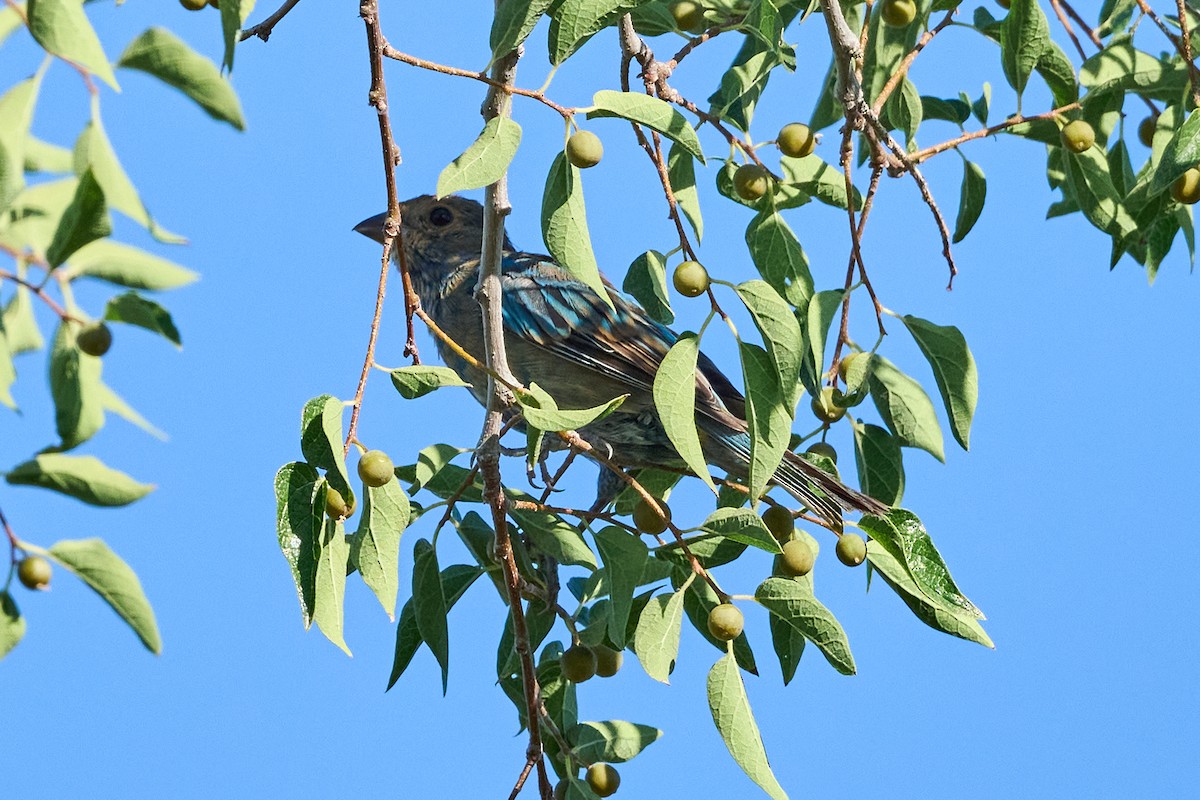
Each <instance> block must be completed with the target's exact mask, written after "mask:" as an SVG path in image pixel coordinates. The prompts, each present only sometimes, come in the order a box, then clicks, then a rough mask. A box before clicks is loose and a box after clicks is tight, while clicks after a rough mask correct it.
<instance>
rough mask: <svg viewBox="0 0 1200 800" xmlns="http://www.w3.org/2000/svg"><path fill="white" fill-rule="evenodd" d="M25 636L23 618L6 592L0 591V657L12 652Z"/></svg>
mask: <svg viewBox="0 0 1200 800" xmlns="http://www.w3.org/2000/svg"><path fill="white" fill-rule="evenodd" d="M24 636H25V618H24V617H22V616H21V610H20V609H19V608H17V604H16V601H14V600H13V598H12V595H10V594H9V593H8V592H0V659H3V658H4V657H5V656H6V655H8V654H9V653H10V652H12V649H13V648H14V647H16V646H17V645H18V644H19V643H20V641H21V639H22V638H24Z"/></svg>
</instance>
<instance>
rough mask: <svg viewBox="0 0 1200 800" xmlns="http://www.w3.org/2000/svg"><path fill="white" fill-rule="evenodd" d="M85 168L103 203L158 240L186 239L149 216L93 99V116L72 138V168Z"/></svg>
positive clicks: (181, 240) (170, 242) (177, 240)
mask: <svg viewBox="0 0 1200 800" xmlns="http://www.w3.org/2000/svg"><path fill="white" fill-rule="evenodd" d="M85 169H88V170H90V171H91V172H92V174H93V175H94V176H95V178H96V182H97V183H98V184H99V185H100V189H101V190H102V191H103V193H104V202H105V203H106V204H107V205H108V206H109V207H110V208H115V209H116V210H117V211H120V212H121V213H122V214H124V215H125V216H127V217H129V218H130V219H132V220H133V221H134V222H136V223H138V224H139V225H141V226H142V227H144V228H145V229H146V230H148V231H150V234H151V235H152V236H153V237H154V238H155V239H158V240H159V241H160V242H167V243H168V244H182V243H184V242H186V241H187V240H186V239H184V238H183V237H181V236H178V235H176V234H174V233H171V232H170V231H168V230H165V229H164V228H162V227H161V226H159V224H158V223H157V222H155V221H154V218H153V217H152V216H150V212H149V211H148V210H147V209H146V205H145V203H143V202H142V198H141V196H140V195H139V194H138V191H137V188H136V187H135V186H134V185H133V181H131V180H130V179H129V175H128V174H127V173H126V172H125V168H124V167H122V166H121V161H120V159H118V158H117V153H116V151H115V150H114V149H113V146H112V142H110V141H109V140H108V134H107V133H106V132H105V130H104V124H103V123H102V121H101V119H100V102H99V100H98V99H96V98H93V99H92V119H91V121H90V122H89V123H88V124H87V126H86V127H84V129H83V133H81V134H79V138H78V139H77V140H76V141H75V171H76V172H83V171H84V170H85Z"/></svg>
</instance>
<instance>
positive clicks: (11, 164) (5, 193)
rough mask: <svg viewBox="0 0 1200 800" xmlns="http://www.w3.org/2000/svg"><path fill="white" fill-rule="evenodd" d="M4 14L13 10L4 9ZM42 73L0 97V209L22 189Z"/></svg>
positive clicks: (22, 82)
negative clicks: (30, 129) (30, 128)
mask: <svg viewBox="0 0 1200 800" xmlns="http://www.w3.org/2000/svg"><path fill="white" fill-rule="evenodd" d="M3 11H9V12H12V9H10V8H7V7H5V8H4V9H3ZM0 13H2V11H0ZM13 16H14V17H16V14H15V13H13ZM17 20H18V22H19V20H20V17H17ZM44 73H45V69H44V68H43V69H40V70H38V71H37V73H36V74H35V75H34V76H33V77H32V78H27V79H25V80H23V81H21V82H19V83H17V84H16V85H15V86H13V87H12V88H11V89H9V90H8V91H7V92H5V93H4V95H3V96H0V209H3V208H7V207H8V204H9V203H11V202H12V201H13V199H14V198H15V197H16V196H17V195H18V194H20V193H21V190H22V189H24V188H25V164H26V161H27V159H28V154H27V150H28V148H29V140H30V137H29V126H30V124H31V123H32V122H33V109H34V106H35V105H36V104H37V96H38V90H39V89H40V88H41V84H42V75H43V74H44Z"/></svg>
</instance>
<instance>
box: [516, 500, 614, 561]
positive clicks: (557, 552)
mask: <svg viewBox="0 0 1200 800" xmlns="http://www.w3.org/2000/svg"><path fill="white" fill-rule="evenodd" d="M527 499H532V498H527ZM508 513H509V516H510V517H512V518H513V519H514V520H515V521H516V523H517V525H519V526H520V528H521V530H522V531H523V532H524V533H525V535H526V536H528V537H529V539H530V541H531V542H532V543H533V546H534V547H536V548H537V549H538V550H540V551H541V552H543V553H545V554H546V555H548V556H550V557H551V558H553V559H554V560H555V561H558V562H559V563H561V564H573V565H576V566H582V567H589V568H591V569H595V568H596V566H597V564H596V556H595V554H593V553H592V550H591V548H589V547H588V546H587V542H585V541H584V540H583V536H582V535H581V534H580V533H579V529H578V528H576V527H575V526H574V525H571V524H569V523H568V522H566V520H564V519H563V518H562V517H560V516H558V515H557V514H553V513H551V512H549V511H533V510H530V509H523V508H511V507H510V508H509V510H508Z"/></svg>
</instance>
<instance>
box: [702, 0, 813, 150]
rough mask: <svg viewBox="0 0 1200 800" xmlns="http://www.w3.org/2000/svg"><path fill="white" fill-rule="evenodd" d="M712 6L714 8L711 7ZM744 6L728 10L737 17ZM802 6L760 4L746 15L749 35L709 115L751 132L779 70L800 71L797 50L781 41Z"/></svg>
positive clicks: (711, 98) (712, 97) (714, 97)
mask: <svg viewBox="0 0 1200 800" xmlns="http://www.w3.org/2000/svg"><path fill="white" fill-rule="evenodd" d="M709 5H710V6H711V4H709ZM742 8H744V6H741V7H738V8H727V9H726V13H733V14H737V13H740V12H741V9H742ZM801 8H802V5H801V4H799V3H792V2H789V3H787V4H786V5H783V7H782V8H779V7H777V6H776V4H775V3H771V4H767V3H756V4H754V5H752V6H751V10H750V13H747V14H746V18H745V25H744V27H745V29H747V31H748V35H747V36H746V37H745V39H744V41H743V42H742V46H741V48H740V49H739V50H738V52H737V55H735V56H734V58H733V63H732V64H730V66H729V69H727V70H726V71H725V74H724V75H722V76H721V85H720V87H718V89H717V91H715V92H713V94H712V95H710V96H709V98H708V102H709V104H710V107H709V113H710V114H712V115H713V116H716V117H719V118H721V119H723V120H724V121H726V122H729V123H732V124H733V125H736V126H737V127H738V128H739V129H741V130H742V131H748V130H749V129H750V120H751V119H752V117H753V116H754V109H755V106H756V105H757V104H758V99H759V97H761V96H762V93H763V91H765V90H766V88H767V81H768V80H769V79H770V77H771V73H772V72H773V71H774V70H775V68H776V67H779V66H783V67H785V68H786V69H788V70H795V68H796V54H795V52H794V50H793V49H792V48H791V47H790V46H788V45H786V44H784V43H783V42H782V41H781V35H782V33H783V30H784V28H786V27H787V26H788V25H789V24H791V21H792V20H793V19H794V18H795V17H796V15H797V14H798V13H799V12H800V10H801Z"/></svg>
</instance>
